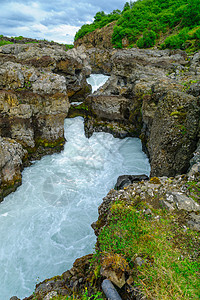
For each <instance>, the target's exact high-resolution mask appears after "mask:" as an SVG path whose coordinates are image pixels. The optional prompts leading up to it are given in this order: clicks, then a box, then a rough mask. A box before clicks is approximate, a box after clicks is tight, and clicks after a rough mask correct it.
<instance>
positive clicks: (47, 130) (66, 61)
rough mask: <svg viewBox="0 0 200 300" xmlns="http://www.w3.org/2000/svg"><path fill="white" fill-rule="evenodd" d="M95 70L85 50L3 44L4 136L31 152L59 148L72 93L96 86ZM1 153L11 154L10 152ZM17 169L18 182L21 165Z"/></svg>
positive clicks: (0, 108) (0, 119)
mask: <svg viewBox="0 0 200 300" xmlns="http://www.w3.org/2000/svg"><path fill="white" fill-rule="evenodd" d="M90 72H91V70H90V68H89V66H88V64H87V61H86V55H85V54H83V51H81V50H76V49H74V50H72V51H69V52H66V51H64V49H63V47H62V46H58V45H54V46H51V45H46V46H44V45H43V44H9V45H5V46H2V47H0V136H1V137H5V138H10V139H13V140H14V141H15V142H17V143H19V144H20V145H22V147H23V148H24V149H26V150H27V151H28V153H29V156H28V157H29V158H34V159H37V158H40V157H41V156H42V155H44V154H50V153H53V152H56V151H60V150H61V149H62V148H63V145H64V141H65V139H64V119H65V118H66V116H67V114H68V110H69V107H70V99H73V100H75V101H78V100H79V99H80V98H81V99H82V100H84V97H86V95H87V94H88V93H89V92H90V91H91V87H90V86H89V85H88V84H87V82H86V75H87V76H88V75H89V74H90ZM2 155H3V159H4V160H7V159H8V157H7V156H6V155H7V152H2ZM9 159H13V160H14V159H15V158H14V156H13V157H12V158H9ZM13 164H14V165H15V163H14V162H13ZM19 164H20V165H21V166H20V168H19V170H20V169H22V162H21V163H19ZM13 170H16V174H15V175H16V176H14V175H13V178H12V185H13V186H16V185H18V183H19V182H20V180H18V179H19V178H20V176H19V174H18V173H19V172H18V171H19V170H18V169H16V168H15V167H14V168H13ZM2 172H3V171H2ZM15 178H16V182H17V184H16V185H15V184H14V181H15ZM6 180H7V185H8V187H9V186H10V180H11V179H5V178H4V180H3V183H2V184H3V189H4V190H5V189H6ZM4 194H5V193H4Z"/></svg>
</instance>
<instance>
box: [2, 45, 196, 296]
mask: <svg viewBox="0 0 200 300" xmlns="http://www.w3.org/2000/svg"><path fill="white" fill-rule="evenodd" d="M0 65H1V68H0V88H1V90H0V136H1V138H0V151H1V155H0V174H1V177H0V180H1V181H0V184H1V189H0V193H1V199H2V198H3V197H4V196H5V195H7V194H8V193H10V192H11V191H13V190H14V189H15V188H16V187H17V186H18V185H19V184H20V183H21V170H22V168H23V167H24V166H26V165H28V163H29V161H30V160H31V159H33V158H34V159H35V158H39V157H41V156H42V155H44V154H47V153H52V152H55V151H60V150H61V149H62V147H63V143H64V135H63V125H64V119H65V118H66V117H67V116H69V117H70V116H75V115H80V114H81V115H83V116H84V118H85V133H86V135H87V136H88V137H90V136H91V135H92V134H93V132H94V131H107V132H110V133H112V134H113V135H114V136H116V137H120V138H124V137H126V136H132V137H139V138H140V139H141V141H142V144H143V149H144V151H145V152H146V153H147V154H148V156H149V160H150V164H151V176H150V177H151V178H150V180H144V178H139V179H138V180H137V182H132V181H131V178H133V177H131V176H128V177H127V178H125V181H123V185H120V186H119V187H116V189H117V188H119V191H117V190H111V191H110V192H109V193H108V195H107V196H106V197H105V198H104V199H103V203H102V205H101V206H100V208H99V219H98V221H97V222H96V223H94V224H93V225H92V226H93V228H94V230H95V233H96V235H97V236H98V239H97V244H96V252H95V254H94V255H92V254H91V255H89V256H86V257H83V258H80V259H77V260H76V261H75V263H74V266H73V268H72V269H71V270H69V271H66V272H65V273H64V274H63V275H62V276H57V277H55V278H51V279H49V280H45V281H44V282H42V283H40V284H38V285H37V287H36V291H35V293H36V296H35V295H32V296H30V297H29V298H28V299H35V298H34V297H37V299H50V298H52V297H58V296H59V295H61V296H60V297H61V298H60V299H62V297H64V296H66V295H69V296H73V294H74V293H75V294H76V295H77V297H79V296H80V295H81V294H83V293H86V291H85V288H87V293H89V294H88V295H94V293H96V292H97V291H100V289H101V288H100V285H101V283H102V281H103V279H105V278H108V279H109V280H111V281H112V282H113V283H114V284H115V285H116V286H117V289H118V292H119V293H120V295H121V297H122V299H142V298H144V295H146V297H147V299H148V295H151V297H150V298H149V299H152V297H153V296H152V294H151V293H150V291H149V289H148V288H146V290H145V287H147V286H148V285H149V282H148V278H149V277H148V276H147V275H146V273H145V272H146V271H145V270H147V272H150V269H151V268H152V270H153V273H154V274H157V273H156V272H157V271H155V269H153V268H154V267H157V268H158V269H159V266H161V261H159V260H158V257H160V256H159V255H160V253H161V254H163V253H162V249H161V248H158V247H157V246H156V245H159V246H160V245H162V244H164V245H166V247H167V248H166V249H167V251H165V252H167V253H168V254H169V257H171V256H173V255H174V253H175V252H176V255H175V262H174V261H173V262H172V264H173V263H177V262H178V260H180V259H179V258H178V257H182V258H183V259H186V258H187V259H188V260H190V259H191V261H195V262H198V259H199V235H198V233H197V232H198V231H200V220H199V211H200V202H199V201H200V193H199V172H200V81H199V80H200V53H195V54H194V55H191V56H188V55H187V54H186V53H185V52H183V51H180V50H176V51H172V50H164V51H160V50H138V49H129V50H115V49H99V48H90V49H87V50H86V49H85V48H84V47H79V48H77V49H72V50H69V51H67V52H66V51H64V50H63V48H62V47H60V46H57V45H48V46H45V47H44V46H43V45H40V44H37V45H35V44H34V45H33V44H26V45H25V44H20V45H19V44H14V45H6V46H2V47H0ZM91 72H96V73H104V74H108V75H110V78H109V80H108V81H107V82H106V83H105V85H104V86H103V87H101V88H100V89H99V90H98V91H97V92H95V93H94V94H91V87H90V86H89V85H88V84H87V82H86V77H87V76H89V74H90V73H91ZM80 100H81V101H83V104H81V105H79V106H74V105H71V104H70V102H72V101H80ZM122 175H123V174H122ZM126 175H127V174H126ZM131 175H137V174H131ZM123 180H124V178H123ZM120 218H122V219H120ZM120 220H121V221H120ZM126 220H129V222H128V223H126ZM130 224H131V225H130ZM134 224H135V225H134ZM130 226H131V227H130ZM132 226H133V227H132ZM168 231H169V234H167V233H166V232H168ZM193 231H194V232H195V233H192V232H193ZM133 232H134V234H135V235H133ZM165 233H166V234H165ZM161 236H162V237H163V238H164V237H165V238H164V239H163V240H161V239H160V237H161ZM127 241H131V243H132V244H128V243H127ZM134 241H136V242H137V243H134ZM187 241H189V242H187ZM190 243H192V245H193V246H192V249H191V247H190V245H189V244H190ZM183 244H184V247H182V246H183ZM127 245H128V246H127ZM137 245H139V248H137V247H138V246H137ZM145 245H146V248H145ZM127 247H128V248H127ZM168 247H169V248H168ZM171 247H172V248H173V247H174V248H176V251H175V252H173V255H172V254H171V252H170V251H171V250H170V249H171ZM174 248H173V249H174ZM154 252H155V253H156V254H155V255H154ZM158 254H159V255H158ZM169 257H168V256H166V257H165V260H166V261H168V260H169ZM182 258H181V259H182ZM140 268H142V269H140ZM162 268H164V267H160V269H162ZM158 269H156V270H158ZM165 270H167V266H165ZM165 270H164V271H163V274H162V276H163V277H162V276H161V275H159V274H158V278H154V279H152V280H154V281H155V282H156V281H159V280H160V278H161V277H162V278H163V280H164V281H165V279H166V281H167V282H169V278H165V273H166V271H165ZM195 272H196V271H194V272H193V273H194V274H195ZM145 276H146V277H145ZM151 276H153V275H151ZM159 276H161V277H159ZM152 278H153V277H152ZM166 289H167V287H166ZM157 290H158V287H155V290H154V292H155V291H157ZM141 291H142V293H141ZM154 292H152V293H154ZM177 293H178V291H177ZM163 295H164V294H163ZM175 295H176V292H175ZM188 295H189V294H186V297H189V296H188ZM193 295H195V292H194V294H193ZM163 297H164V296H163ZM15 299H16V298H15ZM55 299H57V298H55ZM157 299H159V298H157ZM166 299H167V298H166ZM177 299H178V298H177ZM185 299H187V298H185ZM191 299H192V298H191Z"/></svg>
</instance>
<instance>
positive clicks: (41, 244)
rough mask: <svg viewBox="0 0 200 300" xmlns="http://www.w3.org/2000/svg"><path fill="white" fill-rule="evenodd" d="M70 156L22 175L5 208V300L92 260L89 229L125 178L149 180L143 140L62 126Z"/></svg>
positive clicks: (0, 224)
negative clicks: (85, 258) (89, 134)
mask: <svg viewBox="0 0 200 300" xmlns="http://www.w3.org/2000/svg"><path fill="white" fill-rule="evenodd" d="M65 137H66V140H67V142H66V144H65V149H64V151H63V152H62V153H60V154H54V155H51V156H45V157H43V158H42V159H41V160H40V161H37V162H35V163H34V164H33V165H32V166H31V167H29V168H26V169H25V170H24V171H23V184H22V186H20V187H19V188H18V190H17V191H16V192H15V193H13V194H11V195H9V196H8V197H6V198H5V200H4V201H3V202H2V203H1V204H0V300H8V299H9V298H10V297H11V296H13V295H17V296H18V297H20V298H23V297H25V296H28V295H30V294H31V293H32V292H33V290H34V286H35V284H36V283H37V282H38V281H42V280H43V279H45V278H49V277H51V276H55V275H58V274H61V273H62V272H64V271H66V270H67V269H69V268H70V267H71V266H72V263H73V261H74V260H75V259H76V258H77V257H80V256H83V255H85V254H88V253H91V252H92V251H93V248H94V244H95V236H94V233H93V230H92V229H91V226H90V224H91V223H92V222H93V221H95V220H96V219H97V217H98V213H97V208H98V206H99V205H100V203H101V202H102V198H103V197H104V196H105V195H106V194H107V192H108V191H109V190H110V189H111V188H112V187H113V186H114V184H115V183H116V180H117V177H118V176H119V175H122V174H143V173H145V174H149V171H150V167H149V163H148V159H147V158H146V156H145V154H144V153H143V152H142V150H141V143H140V140H139V139H133V138H126V139H124V140H119V139H116V138H114V137H113V136H112V135H110V134H108V133H95V134H93V136H92V137H91V138H90V139H87V138H86V137H85V135H84V126H83V119H82V118H80V117H78V118H75V119H66V120H65Z"/></svg>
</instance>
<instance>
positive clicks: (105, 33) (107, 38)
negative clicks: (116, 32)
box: [74, 21, 116, 49]
mask: <svg viewBox="0 0 200 300" xmlns="http://www.w3.org/2000/svg"><path fill="white" fill-rule="evenodd" d="M115 24H116V21H114V22H112V23H110V24H108V25H106V26H104V27H103V28H98V29H96V30H95V31H92V32H90V33H88V34H86V35H85V36H84V37H82V38H80V39H78V40H76V41H75V43H74V45H75V47H78V46H80V45H84V46H85V47H86V48H87V49H89V48H93V47H97V48H106V49H108V48H113V45H112V42H111V37H112V34H113V27H114V26H115Z"/></svg>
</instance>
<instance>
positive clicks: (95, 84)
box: [87, 74, 109, 93]
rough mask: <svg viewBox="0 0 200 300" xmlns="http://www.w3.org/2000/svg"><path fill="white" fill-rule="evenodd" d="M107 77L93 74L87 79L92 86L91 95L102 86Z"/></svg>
mask: <svg viewBox="0 0 200 300" xmlns="http://www.w3.org/2000/svg"><path fill="white" fill-rule="evenodd" d="M108 78H109V76H106V75H102V74H93V75H92V76H90V77H89V78H88V79H87V82H88V83H89V84H91V86H92V93H94V92H95V91H96V90H97V89H98V88H99V87H100V86H102V85H103V84H104V83H105V82H106V81H107V80H108Z"/></svg>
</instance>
